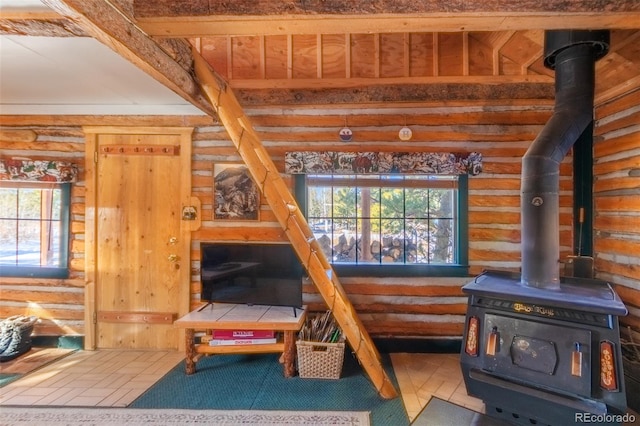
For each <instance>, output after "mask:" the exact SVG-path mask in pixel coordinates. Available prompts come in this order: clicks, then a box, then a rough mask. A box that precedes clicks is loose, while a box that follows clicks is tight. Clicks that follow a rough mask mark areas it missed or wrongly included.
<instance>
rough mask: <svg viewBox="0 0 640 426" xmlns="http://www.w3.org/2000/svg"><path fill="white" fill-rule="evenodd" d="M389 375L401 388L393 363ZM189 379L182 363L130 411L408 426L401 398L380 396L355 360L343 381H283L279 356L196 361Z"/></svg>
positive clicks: (385, 359) (348, 363)
mask: <svg viewBox="0 0 640 426" xmlns="http://www.w3.org/2000/svg"><path fill="white" fill-rule="evenodd" d="M382 358H383V364H384V367H385V370H386V372H387V374H388V375H389V377H390V378H391V380H392V381H393V383H394V385H395V386H396V389H399V388H398V385H397V381H396V378H395V375H394V374H393V369H392V367H391V361H390V358H389V357H388V356H387V355H383V356H382ZM196 367H197V372H196V373H195V374H192V375H189V376H188V375H186V374H185V365H184V361H182V362H181V363H180V364H178V365H177V366H176V367H175V368H174V369H173V370H171V371H170V372H169V373H167V375H166V376H165V377H163V378H162V379H161V380H160V381H158V382H157V383H156V384H155V385H154V386H153V387H151V388H150V389H149V390H147V392H145V393H144V394H142V395H141V396H140V397H139V398H138V399H137V400H135V401H134V402H133V403H132V404H131V405H130V406H129V407H130V408H176V409H200V410H201V409H212V410H285V411H333V412H336V411H365V412H370V413H371V415H370V419H371V424H372V425H374V426H386V425H388V426H403V425H409V419H408V417H407V414H406V412H405V410H404V406H403V404H402V399H401V398H400V397H397V398H394V399H391V400H386V399H384V398H382V397H380V396H379V395H378V392H377V391H376V389H375V388H374V386H373V384H372V382H371V381H370V380H369V379H368V377H367V376H366V374H365V373H364V371H363V369H362V368H361V367H360V365H359V364H358V362H357V360H356V359H355V358H354V357H353V356H352V355H351V354H345V360H344V365H343V369H342V375H341V377H340V379H337V380H330V379H302V378H300V377H293V378H285V377H284V376H283V371H282V365H281V364H280V363H279V362H278V355H277V354H268V355H216V356H208V357H203V358H202V359H200V361H198V363H197V365H196Z"/></svg>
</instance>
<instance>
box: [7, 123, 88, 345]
mask: <svg viewBox="0 0 640 426" xmlns="http://www.w3.org/2000/svg"><path fill="white" fill-rule="evenodd" d="M0 122H1V123H2V124H3V126H2V130H9V129H29V130H32V131H33V132H35V134H36V139H35V140H34V141H32V142H29V141H24V142H23V141H20V140H0V146H2V149H0V155H1V156H3V157H26V158H30V159H33V160H45V159H47V160H48V159H55V160H65V161H70V162H73V163H75V164H77V165H78V168H79V173H78V181H77V182H76V183H74V184H73V185H72V186H71V222H70V223H71V232H70V242H69V244H70V253H69V268H70V275H69V278H68V279H42V278H37V279H32V278H31V279H30V278H8V277H2V278H0V318H6V317H9V316H12V315H35V316H37V317H38V318H40V320H41V321H39V322H38V323H37V324H36V326H35V334H41V335H78V334H84V204H85V185H84V134H83V132H82V129H81V128H80V127H79V126H56V125H52V124H50V125H44V126H11V127H8V126H7V125H6V124H5V123H4V120H2V121H0ZM0 185H2V181H0Z"/></svg>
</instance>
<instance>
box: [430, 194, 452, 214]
mask: <svg viewBox="0 0 640 426" xmlns="http://www.w3.org/2000/svg"><path fill="white" fill-rule="evenodd" d="M453 192H454V191H453V190H450V189H432V190H430V196H429V216H430V217H447V218H452V217H453Z"/></svg>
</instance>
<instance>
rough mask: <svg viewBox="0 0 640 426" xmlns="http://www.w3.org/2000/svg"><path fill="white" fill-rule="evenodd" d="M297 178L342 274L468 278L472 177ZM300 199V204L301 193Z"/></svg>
mask: <svg viewBox="0 0 640 426" xmlns="http://www.w3.org/2000/svg"><path fill="white" fill-rule="evenodd" d="M298 179H300V181H298V183H301V181H302V180H303V183H304V188H305V191H304V195H303V196H304V202H303V203H302V204H303V205H304V207H305V208H306V217H307V221H308V223H309V225H310V227H311V229H312V231H313V233H314V236H315V238H316V239H317V240H318V242H319V243H320V246H321V247H322V249H323V251H324V253H325V255H326V256H327V258H328V259H329V260H330V262H331V263H332V264H333V266H334V268H336V269H338V270H339V272H340V270H342V271H344V272H352V273H353V274H359V273H369V272H371V273H372V274H373V275H377V274H378V272H379V273H383V272H382V271H384V273H389V272H390V268H393V273H394V274H397V275H403V274H404V273H406V274H407V275H415V274H429V275H430V274H434V275H438V274H443V275H444V274H446V275H458V274H462V273H466V266H467V265H466V263H467V235H466V234H467V230H466V226H467V225H466V224H467V219H466V218H467V212H466V210H467V201H466V200H467V187H466V182H467V177H466V175H420V174H405V175H401V174H385V175H382V174H362V175H357V174H355V175H354V174H349V175H336V174H332V175H311V174H309V175H304V177H300V178H298ZM297 193H298V198H300V197H301V196H302V192H301V191H300V190H299V189H298V190H297ZM382 268H384V269H382ZM343 275H344V274H343ZM347 275H348V274H347Z"/></svg>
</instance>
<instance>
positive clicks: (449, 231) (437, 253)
mask: <svg viewBox="0 0 640 426" xmlns="http://www.w3.org/2000/svg"><path fill="white" fill-rule="evenodd" d="M429 240H430V243H429V245H430V247H431V256H430V257H429V260H430V261H431V262H432V263H452V262H453V260H454V259H453V220H451V219H436V220H432V221H431V238H429Z"/></svg>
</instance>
